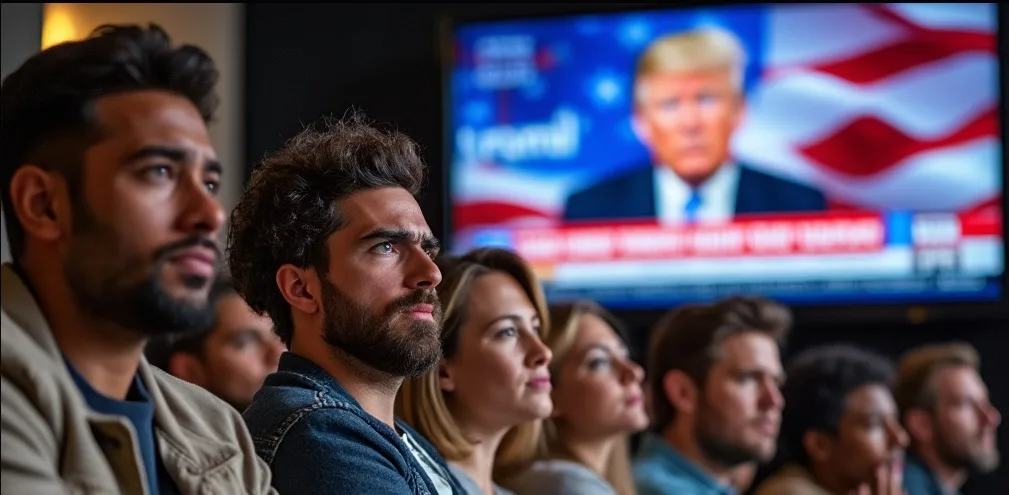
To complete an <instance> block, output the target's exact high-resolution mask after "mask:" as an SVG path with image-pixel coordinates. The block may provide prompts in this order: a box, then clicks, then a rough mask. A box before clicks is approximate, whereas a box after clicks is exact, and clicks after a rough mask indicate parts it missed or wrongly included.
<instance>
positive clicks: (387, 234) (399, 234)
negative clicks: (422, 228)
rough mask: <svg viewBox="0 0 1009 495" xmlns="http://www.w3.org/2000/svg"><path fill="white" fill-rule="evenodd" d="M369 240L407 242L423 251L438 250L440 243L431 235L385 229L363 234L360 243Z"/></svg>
mask: <svg viewBox="0 0 1009 495" xmlns="http://www.w3.org/2000/svg"><path fill="white" fill-rule="evenodd" d="M371 239H385V240H388V241H393V242H408V243H410V244H418V245H420V247H422V248H424V249H439V248H441V243H440V242H439V241H438V239H437V238H435V237H434V236H433V235H431V234H427V233H424V234H421V233H419V232H415V231H409V230H406V229H386V228H379V229H375V230H372V231H371V232H369V233H367V234H365V235H364V236H362V237H361V240H362V241H366V240H371Z"/></svg>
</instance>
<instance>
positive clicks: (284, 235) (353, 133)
mask: <svg viewBox="0 0 1009 495" xmlns="http://www.w3.org/2000/svg"><path fill="white" fill-rule="evenodd" d="M319 127H321V129H320V128H319ZM424 171H425V165H424V162H423V160H422V159H421V157H420V153H419V150H418V146H417V144H416V143H415V142H414V141H413V140H412V139H410V138H409V137H408V136H406V135H405V134H403V133H400V132H398V131H394V130H381V129H378V128H376V127H374V126H372V125H371V124H370V123H369V122H367V119H366V118H365V117H364V115H363V114H362V113H360V112H353V113H351V114H350V115H349V116H347V117H346V118H344V119H342V120H335V119H331V118H324V119H323V120H322V126H319V125H315V126H311V127H308V128H306V129H305V130H304V131H302V132H301V133H300V134H298V135H297V136H295V137H294V138H292V139H291V140H290V141H288V142H287V143H286V144H285V145H284V147H283V148H282V149H281V150H280V151H278V152H276V153H274V154H272V155H268V156H267V157H266V158H265V159H264V160H263V162H262V163H260V165H259V166H257V167H256V168H255V169H254V170H253V172H252V176H251V177H250V178H249V184H248V186H247V187H246V189H245V192H244V194H243V195H242V198H241V199H240V200H239V202H238V205H237V206H236V207H235V209H234V211H232V213H231V222H230V224H231V225H230V227H229V230H228V241H227V249H228V263H229V266H230V269H231V274H232V277H233V278H234V282H235V287H236V289H237V290H238V293H239V294H241V295H242V297H243V298H245V301H246V302H247V303H248V304H249V306H250V307H251V308H252V309H253V310H254V311H256V312H257V313H259V314H264V313H265V314H267V315H268V316H269V317H270V318H271V319H272V320H273V323H274V329H275V330H276V332H277V334H278V335H279V336H280V338H281V340H283V341H284V343H285V344H287V345H290V343H291V337H292V334H293V332H294V322H293V320H292V318H291V308H290V307H289V306H288V304H287V301H286V300H285V299H284V296H283V295H282V294H281V293H280V290H279V289H278V287H277V282H276V274H277V270H278V269H279V268H280V267H281V266H282V265H285V264H288V263H290V264H293V265H295V266H298V267H300V268H309V267H311V268H315V269H316V270H317V271H318V272H319V273H320V274H323V275H324V274H326V273H328V266H329V256H328V250H327V248H326V240H327V239H328V238H329V236H330V235H332V234H333V233H334V232H336V231H337V230H339V229H340V228H341V227H343V226H344V225H345V223H346V219H345V218H343V217H342V216H341V215H340V210H339V205H338V202H339V201H340V200H341V199H343V198H346V197H347V196H349V195H351V194H353V193H355V192H357V191H361V190H368V189H378V188H383V187H401V188H403V189H406V190H407V191H409V192H410V194H413V195H414V196H416V195H417V194H418V192H419V191H420V188H421V186H422V185H423V182H424Z"/></svg>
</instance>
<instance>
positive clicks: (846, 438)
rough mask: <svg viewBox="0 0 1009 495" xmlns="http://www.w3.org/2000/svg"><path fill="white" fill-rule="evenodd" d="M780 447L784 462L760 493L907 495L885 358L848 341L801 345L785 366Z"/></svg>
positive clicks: (901, 435) (902, 439)
mask: <svg viewBox="0 0 1009 495" xmlns="http://www.w3.org/2000/svg"><path fill="white" fill-rule="evenodd" d="M787 373H788V380H787V381H786V382H785V387H784V389H783V391H782V392H783V394H784V396H785V411H784V415H783V418H782V427H781V446H782V449H783V450H784V452H783V454H784V457H785V459H786V464H785V466H784V467H783V468H781V469H780V470H778V472H776V473H774V474H773V475H771V477H770V478H768V479H767V480H766V481H764V482H763V483H761V485H760V487H759V488H758V489H757V491H756V494H757V495H847V494H855V493H858V494H861V493H871V494H872V495H903V493H902V487H901V478H902V469H903V460H904V447H905V446H907V434H906V433H905V432H904V429H903V428H901V426H900V420H899V419H898V414H897V406H896V405H895V404H894V401H893V395H892V394H891V393H890V385H891V383H892V380H893V367H892V365H891V364H890V362H889V361H887V360H886V358H884V357H882V356H879V355H877V354H875V353H872V352H869V351H865V350H863V349H859V348H856V347H852V346H848V345H827V346H821V347H815V348H812V349H808V350H806V351H803V352H802V353H800V354H799V355H797V356H796V357H795V359H794V360H793V361H792V362H791V363H790V365H789V366H788V371H787Z"/></svg>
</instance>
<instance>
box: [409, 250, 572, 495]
mask: <svg viewBox="0 0 1009 495" xmlns="http://www.w3.org/2000/svg"><path fill="white" fill-rule="evenodd" d="M439 267H440V268H441V272H442V282H441V284H440V285H438V288H437V291H438V298H439V300H440V301H441V305H442V311H443V314H444V323H443V325H442V332H441V344H442V354H443V356H442V360H441V361H440V362H439V364H438V366H436V367H435V369H433V370H432V371H430V372H428V373H427V374H426V375H424V376H421V377H419V378H415V379H413V380H409V381H407V382H405V383H404V384H403V387H402V388H401V389H400V392H399V395H398V396H397V401H396V414H397V416H399V417H400V418H402V419H403V420H404V421H406V422H407V423H408V424H409V425H410V426H412V427H414V428H415V429H416V430H417V431H418V432H420V433H421V434H422V435H424V436H425V437H426V438H427V439H428V440H430V441H431V443H432V444H434V446H435V447H436V448H437V449H438V451H439V452H440V453H441V454H442V456H444V457H445V460H446V461H448V463H449V469H450V470H451V471H452V474H453V475H455V477H456V478H457V479H458V480H459V482H460V484H461V485H462V486H463V488H465V489H466V492H467V494H469V495H477V494H485V495H492V494H493V495H501V494H507V493H509V492H507V491H505V490H503V489H501V488H500V487H499V486H497V485H495V484H494V482H493V480H494V479H497V476H508V475H511V474H514V473H515V472H517V471H519V470H522V469H524V468H525V467H527V466H528V465H529V464H530V463H531V462H532V459H533V458H534V456H535V454H536V451H537V442H538V441H539V439H540V425H541V420H542V419H543V418H546V417H547V416H549V415H550V411H551V410H552V407H553V405H552V402H551V399H550V389H551V384H550V371H549V368H548V366H549V363H550V358H551V354H550V349H548V348H547V346H546V345H545V344H544V343H543V341H542V340H541V339H542V337H544V336H546V335H547V321H546V320H547V313H546V303H545V301H544V298H543V292H542V289H541V288H540V286H539V283H538V281H537V280H536V277H535V275H534V274H533V272H532V270H531V269H530V268H529V266H528V265H527V264H526V263H525V261H523V260H522V258H519V257H518V256H517V255H515V254H513V253H511V252H509V251H505V250H501V249H478V250H475V251H472V252H470V253H468V254H466V255H465V256H463V257H461V258H443V259H441V260H439Z"/></svg>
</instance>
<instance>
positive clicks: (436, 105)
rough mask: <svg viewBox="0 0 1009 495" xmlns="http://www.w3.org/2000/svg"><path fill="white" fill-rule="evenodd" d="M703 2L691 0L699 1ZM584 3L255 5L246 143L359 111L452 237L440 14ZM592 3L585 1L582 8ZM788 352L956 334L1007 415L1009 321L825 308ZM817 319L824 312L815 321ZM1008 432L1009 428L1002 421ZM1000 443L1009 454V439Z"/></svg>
mask: <svg viewBox="0 0 1009 495" xmlns="http://www.w3.org/2000/svg"><path fill="white" fill-rule="evenodd" d="M691 3H693V2H691ZM571 8H579V7H577V6H575V7H571V6H564V5H556V4H554V5H551V4H540V5H532V4H525V5H520V6H515V5H503V4H502V5H497V4H485V5H455V4H427V5H423V4H409V5H394V4H381V3H376V4H372V5H350V4H331V5H327V4H313V5H299V4H284V5H271V4H261V3H251V4H248V5H247V7H246V12H247V16H248V24H247V32H246V35H247V40H248V41H247V45H246V57H247V61H246V71H247V75H246V81H247V87H246V99H247V100H246V116H247V119H248V121H247V128H246V137H247V148H246V154H245V156H246V157H248V160H250V164H251V163H254V162H255V161H257V160H258V159H259V158H260V157H262V156H263V154H264V153H265V152H267V151H268V150H274V149H276V148H278V147H279V146H280V145H281V144H282V143H283V141H284V140H286V139H288V138H290V137H291V136H293V135H294V134H295V133H296V132H297V131H298V130H299V129H300V128H301V126H302V125H304V124H308V123H310V122H313V121H315V120H316V119H318V118H319V117H321V116H323V115H336V116H340V115H342V114H343V113H344V112H345V111H346V110H347V109H349V108H350V107H352V106H353V107H357V108H359V109H361V110H364V111H365V113H367V114H368V115H369V116H370V117H371V118H373V119H375V120H377V121H380V122H387V123H394V124H395V125H396V127H398V128H399V129H400V130H402V131H403V132H405V133H406V134H408V135H410V136H411V137H413V138H414V139H416V140H417V141H418V142H419V143H420V144H421V145H422V147H423V149H424V156H425V159H426V160H427V162H428V164H429V165H430V166H431V180H430V185H429V187H428V188H427V190H426V193H425V196H424V197H422V198H421V207H422V208H423V209H424V211H425V214H426V215H427V218H428V221H429V222H430V223H431V226H432V228H433V229H434V231H435V234H436V235H438V236H439V237H443V233H444V230H443V227H442V218H443V213H444V212H443V208H442V204H441V195H442V194H443V192H444V191H443V187H442V184H441V168H442V151H443V149H442V148H443V146H442V132H441V131H442V123H441V113H442V103H441V85H440V68H439V61H438V56H437V55H438V41H437V36H436V34H437V25H438V20H439V18H440V15H443V14H448V15H463V16H481V17H491V16H499V15H501V16H504V15H512V14H516V13H520V14H526V13H529V14H533V13H549V12H562V11H564V10H565V9H571ZM581 8H584V7H581ZM621 316H623V317H625V318H626V319H627V320H628V323H629V324H630V326H631V327H632V328H634V329H635V330H636V332H635V335H636V337H637V342H636V344H637V345H636V347H637V348H638V349H637V350H638V351H639V352H640V351H641V345H642V344H643V342H644V340H645V337H646V335H647V330H648V328H649V327H650V326H651V324H652V322H653V321H654V318H655V315H641V314H626V315H621ZM800 316H801V317H800V321H799V325H798V327H797V328H796V332H795V334H794V337H793V339H792V342H791V344H790V346H789V349H788V351H787V352H786V359H787V357H788V356H789V355H791V354H793V353H794V352H795V351H798V350H800V349H802V348H806V347H809V346H811V345H816V344H819V343H824V342H830V341H838V340H842V341H846V342H851V343H856V344H863V345H866V346H868V347H871V348H873V349H876V350H878V351H880V352H884V353H886V354H889V355H891V356H895V355H897V354H898V353H900V352H901V351H903V350H905V349H907V348H909V347H912V346H914V345H917V344H920V343H924V342H931V341H940V340H949V339H953V338H957V339H963V340H966V341H968V342H971V343H972V344H974V345H975V346H977V347H978V349H979V350H980V351H981V355H982V359H983V364H984V369H983V375H984V376H985V378H986V380H987V382H988V385H989V388H990V389H991V395H992V400H993V401H994V402H995V404H996V405H997V406H998V407H999V409H1001V410H1002V411H1003V412H1004V413H1006V414H1009V362H1007V360H1006V359H1005V357H1004V355H1006V354H1007V353H1009V323H1006V321H1005V320H1004V318H1003V319H1001V320H1000V321H998V322H996V323H978V322H971V323H959V324H957V323H945V324H941V323H933V324H924V325H911V324H907V323H903V322H900V321H899V320H898V322H896V323H886V324H879V323H873V322H872V321H871V319H868V321H865V322H864V323H860V324H857V325H852V324H847V325H842V326H838V325H833V324H831V323H830V321H831V319H832V318H830V317H823V314H810V313H809V312H807V313H806V314H805V315H800ZM816 316H819V317H816ZM1002 431H1003V432H1004V431H1005V428H1002ZM999 446H1000V450H1001V451H1002V452H1004V453H1006V452H1009V434H1003V435H1001V438H1000V439H999ZM1006 457H1009V455H1007V454H1004V455H1003V459H1004V461H1003V463H1002V468H1000V470H999V471H997V472H996V473H994V474H992V475H988V476H985V477H982V478H978V479H975V480H973V481H972V482H971V483H970V485H969V486H968V487H967V488H966V489H965V490H964V492H963V493H964V495H972V494H974V495H981V494H984V495H988V494H994V493H1006V487H1009V459H1006Z"/></svg>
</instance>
